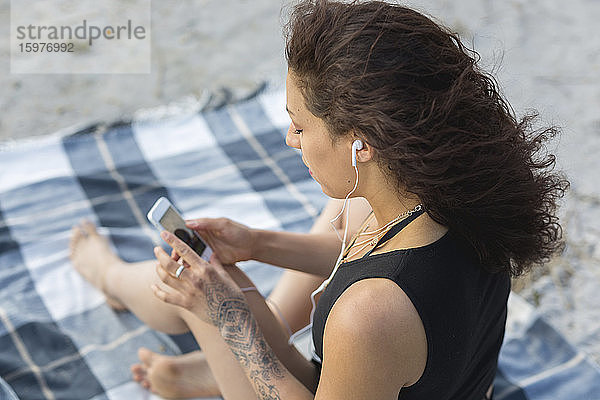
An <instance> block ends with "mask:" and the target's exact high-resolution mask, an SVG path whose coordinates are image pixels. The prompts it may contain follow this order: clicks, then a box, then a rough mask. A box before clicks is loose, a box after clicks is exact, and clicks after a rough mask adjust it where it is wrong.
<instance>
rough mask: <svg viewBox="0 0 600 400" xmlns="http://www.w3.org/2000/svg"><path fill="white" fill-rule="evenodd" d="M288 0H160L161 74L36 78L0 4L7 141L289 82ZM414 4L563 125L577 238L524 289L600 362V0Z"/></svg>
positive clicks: (1, 1) (572, 231)
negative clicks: (12, 40)
mask: <svg viewBox="0 0 600 400" xmlns="http://www.w3.org/2000/svg"><path fill="white" fill-rule="evenodd" d="M132 1H134V0H132ZM282 4H283V3H282V2H280V1H276V0H253V1H248V0H245V1H243V0H238V1H233V0H201V1H194V2H191V1H190V2H172V1H169V2H167V1H156V0H155V1H154V2H153V4H152V13H151V16H152V41H151V46H152V48H151V52H152V53H151V54H152V56H151V73H149V74H139V75H134V74H88V75H80V74H77V75H76V74H58V75H48V74H38V75H27V74H11V73H10V72H9V71H10V70H9V55H10V52H9V50H8V44H9V40H8V35H9V26H10V23H9V16H10V8H9V6H10V2H9V1H8V0H0V22H2V23H1V26H2V28H1V29H2V33H3V34H2V35H0V68H1V69H2V71H3V73H2V74H1V75H0V87H1V88H2V90H1V92H0V109H1V110H2V113H1V115H0V142H5V143H6V141H12V140H19V139H22V138H26V137H33V136H40V135H45V134H50V133H52V132H54V131H56V130H59V129H62V128H65V127H69V126H73V125H82V124H87V123H90V122H93V121H112V120H115V119H119V118H123V117H125V118H127V117H128V116H131V115H133V113H134V112H135V111H136V110H139V109H143V108H149V107H155V106H159V105H165V104H174V105H175V106H176V107H177V106H189V105H190V104H192V106H193V105H194V104H196V103H195V102H197V101H198V99H201V98H202V95H203V93H207V92H215V91H218V90H219V89H221V88H230V89H232V90H233V91H234V94H235V95H243V94H244V93H248V92H250V91H252V90H253V89H254V88H256V87H257V85H259V84H260V83H261V82H264V81H268V82H270V83H271V84H273V85H279V86H281V85H282V84H283V82H284V75H285V71H286V66H285V60H284V57H283V48H284V41H283V36H282V30H281V26H282V17H281V8H282ZM407 4H410V5H412V6H414V7H416V8H418V9H420V10H421V11H424V12H425V13H427V14H430V15H432V16H435V17H436V18H438V19H439V20H441V21H443V22H444V23H445V24H446V25H447V26H449V27H451V28H452V29H454V30H456V31H457V32H459V33H460V34H461V37H463V40H464V41H465V42H466V43H467V44H469V45H470V46H472V47H474V48H475V49H476V50H477V51H478V52H479V53H480V54H481V56H482V60H481V63H480V64H481V65H482V66H483V67H484V68H486V69H488V70H493V71H494V74H495V75H496V76H497V78H498V80H499V82H500V85H501V88H502V91H503V93H504V95H505V96H506V97H507V98H508V99H509V101H510V102H511V104H512V105H513V107H514V109H515V111H516V113H517V115H522V114H523V113H524V112H526V111H527V110H529V109H531V108H535V109H537V110H538V111H539V112H540V116H541V121H542V122H543V123H544V124H557V125H560V126H562V127H563V130H562V135H561V137H560V138H558V139H557V140H555V141H554V142H553V143H552V144H551V146H550V147H549V151H551V152H555V153H556V154H557V156H558V160H559V165H558V168H560V169H563V170H564V171H565V172H566V173H567V174H568V176H569V178H570V180H571V182H572V186H571V191H570V192H569V195H568V196H567V198H566V199H565V201H564V204H563V207H562V209H561V216H562V218H563V226H564V236H565V239H566V242H567V246H566V249H565V252H564V254H562V255H561V256H559V257H557V258H556V259H555V260H553V261H552V262H551V263H549V264H548V265H545V266H543V267H541V268H539V269H538V270H537V271H536V272H535V273H533V274H531V275H530V276H529V277H528V278H525V279H524V280H521V281H518V282H516V286H515V288H516V289H518V290H519V291H520V293H521V294H522V295H523V296H525V298H526V299H527V300H529V301H530V302H532V303H533V304H535V305H536V306H537V307H538V309H539V310H540V311H541V312H542V313H543V314H544V315H545V316H547V318H548V319H549V320H550V321H551V323H553V324H554V326H556V327H557V328H558V329H559V330H560V331H562V332H563V333H564V334H565V335H566V336H567V337H568V338H569V339H570V340H571V341H572V342H573V343H574V344H575V345H577V346H578V347H579V348H582V349H584V350H585V351H587V352H588V353H589V354H591V355H592V357H593V358H594V359H595V360H596V361H600V340H599V339H598V338H600V290H598V289H600V179H599V178H598V173H597V171H598V170H599V169H600V161H599V160H598V158H597V157H596V155H597V154H599V153H600V79H599V78H600V28H599V27H598V23H597V21H598V20H600V2H597V1H594V0H570V1H569V2H564V1H560V0H510V1H492V0H454V1H449V0H429V1H425V0H421V1H417V0H414V1H409V2H408V3H407ZM47 12H48V13H53V12H56V11H55V10H54V9H52V8H50V7H49V8H48V10H47ZM284 14H285V11H284ZM0 157H1V154H0Z"/></svg>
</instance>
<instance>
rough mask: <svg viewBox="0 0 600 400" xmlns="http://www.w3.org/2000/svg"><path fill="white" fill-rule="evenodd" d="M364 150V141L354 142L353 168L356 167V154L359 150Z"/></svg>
mask: <svg viewBox="0 0 600 400" xmlns="http://www.w3.org/2000/svg"><path fill="white" fill-rule="evenodd" d="M362 148H363V142H362V140H358V139H357V140H355V141H354V142H352V166H353V167H356V152H357V151H358V150H362Z"/></svg>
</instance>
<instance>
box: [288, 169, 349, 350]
mask: <svg viewBox="0 0 600 400" xmlns="http://www.w3.org/2000/svg"><path fill="white" fill-rule="evenodd" d="M354 170H355V171H356V183H354V188H353V189H352V190H351V191H350V193H348V194H347V195H346V198H345V199H344V205H343V206H342V210H341V211H340V212H339V213H338V215H337V216H336V217H335V218H333V219H331V220H329V223H330V224H331V226H333V228H334V229H335V226H334V225H333V222H334V221H335V220H337V219H338V218H339V217H340V215H342V213H343V212H344V209H346V202H347V201H348V198H349V197H350V195H351V194H352V193H354V191H355V190H356V188H357V187H358V168H357V167H356V166H354ZM349 216H350V207H348V208H347V209H346V226H345V228H344V238H343V239H342V238H340V240H341V241H342V249H341V251H340V254H339V256H338V258H337V260H336V262H335V266H334V267H333V271H332V272H331V275H329V278H327V279H325V280H324V281H323V283H321V285H320V286H319V287H318V288H317V289H316V290H315V291H314V292H312V293H311V294H310V302H311V304H312V309H311V310H310V323H309V324H308V325H306V326H305V327H304V328H302V329H300V330H299V331H298V332H296V333H294V334H293V335H291V336H290V339H289V340H288V344H292V343H294V340H296V338H297V337H298V336H299V335H301V334H303V333H304V332H306V331H307V330H309V329H311V328H312V325H313V317H314V314H315V308H316V307H317V305H316V303H315V296H316V295H317V294H319V292H321V291H323V290H325V288H326V287H327V285H329V282H331V280H332V279H333V276H334V275H335V273H336V272H337V270H338V268H339V266H340V264H341V261H342V257H343V256H344V250H345V248H346V237H347V235H348V220H349ZM335 232H336V234H337V235H338V238H339V237H340V235H339V233H338V232H337V229H335Z"/></svg>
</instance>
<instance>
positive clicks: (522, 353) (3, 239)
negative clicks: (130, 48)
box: [0, 90, 600, 400]
mask: <svg viewBox="0 0 600 400" xmlns="http://www.w3.org/2000/svg"><path fill="white" fill-rule="evenodd" d="M284 106H285V98H284V94H283V92H282V91H280V90H277V91H262V92H261V93H259V94H257V95H255V96H251V97H250V98H247V99H243V100H240V101H235V102H231V103H229V104H224V105H221V106H219V107H208V108H205V109H203V110H202V111H201V112H194V113H183V114H180V115H175V116H168V117H162V118H157V119H152V118H148V113H146V115H145V117H144V119H136V120H132V121H128V122H118V123H114V124H109V125H104V124H95V125H93V126H90V127H87V128H84V129H80V130H77V131H76V132H61V133H58V134H55V135H51V136H47V137H44V138H39V139H35V140H30V141H25V142H18V143H13V144H11V145H6V144H5V145H4V146H3V147H2V148H1V150H0V349H1V350H0V376H1V377H2V378H3V380H4V381H3V380H2V379H0V399H3V398H8V399H12V398H14V396H15V394H14V393H16V396H18V397H19V398H21V399H78V400H80V399H136V398H155V396H153V395H151V394H149V393H148V392H147V391H145V390H144V389H142V388H141V387H140V386H139V385H137V384H136V383H134V382H132V380H131V377H130V372H129V367H130V365H131V364H133V363H135V362H137V355H136V352H137V349H138V348H139V347H141V346H145V347H148V348H150V349H153V350H155V351H160V352H163V353H165V354H179V353H181V352H182V351H187V350H189V349H191V348H193V345H190V344H189V343H190V338H189V337H187V336H183V337H172V336H168V335H165V334H162V333H159V332H155V331H153V330H151V329H149V328H148V327H146V326H144V325H143V324H142V323H141V322H140V321H139V320H138V319H137V318H136V317H135V316H133V315H132V314H130V313H115V312H113V311H112V310H111V309H110V308H109V307H108V306H107V305H106V304H105V302H104V298H103V296H102V294H101V293H99V292H98V291H97V290H95V289H94V288H92V287H91V286H90V285H89V284H88V283H87V282H86V281H84V280H83V279H82V278H81V277H80V276H79V274H78V273H77V272H76V271H75V270H74V269H73V268H72V266H71V265H70V262H69V259H68V243H69V235H70V229H71V226H72V225H74V224H76V223H78V222H79V221H80V220H81V219H82V218H86V219H89V220H91V221H93V222H95V223H96V224H97V225H98V226H99V230H100V233H102V234H104V235H106V236H107V237H109V239H110V243H111V246H112V247H113V248H114V250H115V251H116V252H117V253H118V254H119V256H120V257H122V258H123V259H125V260H127V261H140V260H145V259H148V258H150V257H151V256H152V248H153V246H155V245H163V243H162V241H161V240H160V239H159V237H158V235H157V232H156V231H155V230H154V228H152V227H151V225H150V224H149V223H148V221H147V220H146V217H145V214H146V212H147V211H148V209H149V208H150V207H151V205H152V204H153V202H154V201H155V200H156V199H157V198H158V197H160V196H166V197H168V198H169V199H171V201H172V202H173V203H174V204H175V205H176V206H177V207H178V208H179V209H180V210H181V211H182V212H183V214H184V216H186V217H193V216H208V217H217V216H227V217H230V218H232V219H234V220H237V221H240V222H242V223H244V224H247V225H250V226H253V227H257V228H262V229H273V230H287V231H297V232H302V231H307V230H308V229H309V228H310V226H311V225H312V222H313V220H314V218H315V217H316V216H317V215H318V213H319V211H320V210H321V209H322V207H323V206H324V205H325V203H326V201H327V199H326V197H325V196H324V195H323V194H322V192H321V190H320V187H319V186H318V185H317V184H316V183H315V182H314V181H313V180H312V179H311V178H310V176H309V174H308V173H307V170H306V168H305V167H304V165H303V164H302V162H301V159H300V156H299V154H298V152H297V151H296V150H294V149H290V148H288V147H287V146H286V145H285V143H284V133H285V131H286V128H287V124H288V123H289V120H288V117H287V114H286V113H285V110H284ZM240 266H241V267H242V269H244V270H245V271H246V272H247V273H248V275H249V276H250V277H251V278H252V279H253V280H254V281H255V282H256V283H257V286H258V288H259V289H260V291H261V292H262V293H263V294H264V295H267V294H268V293H269V292H270V290H271V289H272V288H273V286H274V285H275V283H276V281H277V279H278V277H279V275H280V274H281V270H280V269H277V268H274V267H272V266H266V265H262V264H260V263H257V262H246V263H241V265H240ZM509 305H510V307H509V308H510V313H509V323H508V329H507V334H506V340H505V344H504V347H503V349H502V353H501V355H500V368H499V373H498V377H497V380H496V391H495V398H496V399H505V400H517V399H531V400H538V399H539V400H541V399H590V400H591V399H600V371H599V369H598V368H597V367H596V366H595V365H593V364H592V363H591V362H590V361H589V360H588V359H587V358H586V357H585V355H583V354H581V353H580V352H578V351H577V350H576V349H574V348H572V347H571V346H570V345H569V344H568V343H567V341H566V340H565V339H564V338H563V337H561V336H560V335H559V334H558V333H557V332H556V331H555V330H554V329H552V327H550V326H549V325H548V324H546V323H545V322H544V321H543V320H542V319H540V318H539V317H538V316H537V315H536V313H535V312H534V311H533V309H532V307H531V306H529V305H528V304H526V303H524V302H523V300H521V299H520V298H518V296H511V301H510V304H509ZM12 391H14V393H12Z"/></svg>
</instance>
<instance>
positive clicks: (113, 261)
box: [69, 221, 127, 311]
mask: <svg viewBox="0 0 600 400" xmlns="http://www.w3.org/2000/svg"><path fill="white" fill-rule="evenodd" d="M69 247H70V255H69V258H70V259H71V263H72V264H73V266H74V267H75V269H76V270H77V271H78V272H79V273H80V274H81V275H82V276H83V277H84V278H85V279H86V280H87V281H88V282H90V283H91V284H92V285H94V286H95V287H96V288H98V289H100V290H101V291H102V292H103V293H104V296H105V297H106V302H107V303H108V305H109V306H111V307H112V308H113V309H115V310H117V311H123V310H126V309H127V308H126V307H125V305H124V304H123V303H121V302H120V301H119V300H118V299H117V298H115V297H113V296H111V295H110V294H109V292H108V290H107V289H108V288H107V287H106V273H107V271H108V270H109V268H114V267H119V266H121V264H123V263H124V261H123V260H121V259H120V258H119V257H118V256H117V255H116V254H115V253H114V252H113V251H112V249H111V248H110V246H109V245H108V241H107V240H106V238H105V237H103V236H100V235H99V234H98V232H97V231H96V227H95V226H94V224H92V223H91V222H89V221H84V222H82V223H81V225H80V226H74V227H73V229H71V242H70V244H69Z"/></svg>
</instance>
